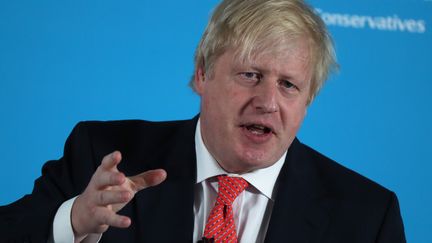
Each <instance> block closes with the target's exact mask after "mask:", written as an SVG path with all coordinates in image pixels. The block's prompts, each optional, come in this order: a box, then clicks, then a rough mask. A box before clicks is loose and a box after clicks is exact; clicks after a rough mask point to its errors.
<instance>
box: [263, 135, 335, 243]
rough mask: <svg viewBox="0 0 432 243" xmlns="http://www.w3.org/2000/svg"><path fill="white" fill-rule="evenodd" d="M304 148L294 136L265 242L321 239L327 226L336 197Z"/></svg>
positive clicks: (279, 178) (313, 240) (314, 240)
mask: <svg viewBox="0 0 432 243" xmlns="http://www.w3.org/2000/svg"><path fill="white" fill-rule="evenodd" d="M304 149H305V148H304V145H302V144H301V143H300V142H299V141H298V140H297V139H295V140H294V141H293V143H292V144H291V146H290V148H289V150H288V153H287V156H286V160H285V163H284V166H283V167H282V170H281V172H280V175H279V177H278V180H277V188H276V189H277V194H276V198H275V203H274V207H273V211H272V214H271V218H270V223H269V227H268V230H267V235H266V240H265V242H268V243H269V242H288V241H289V242H296V243H300V242H319V239H320V237H321V235H322V233H323V232H324V230H325V229H326V226H327V224H328V221H329V214H330V211H331V209H332V207H333V204H334V203H333V199H332V198H331V197H330V196H329V194H328V193H327V191H326V190H325V188H324V187H323V186H322V182H321V181H320V180H319V175H318V173H317V171H316V168H315V167H314V165H313V164H314V163H313V162H312V161H311V158H309V157H308V154H307V153H306V151H305V150H304Z"/></svg>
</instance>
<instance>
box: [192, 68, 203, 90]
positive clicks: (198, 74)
mask: <svg viewBox="0 0 432 243" xmlns="http://www.w3.org/2000/svg"><path fill="white" fill-rule="evenodd" d="M204 81H205V73H204V69H203V68H202V67H197V68H196V71H195V78H194V83H195V90H196V92H197V93H198V94H199V95H202V93H203V90H204V85H205V84H204Z"/></svg>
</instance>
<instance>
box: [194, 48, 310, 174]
mask: <svg viewBox="0 0 432 243" xmlns="http://www.w3.org/2000/svg"><path fill="white" fill-rule="evenodd" d="M304 43H307V42H306V41H301V40H299V41H294V42H293V43H291V44H290V45H289V46H288V47H287V48H284V51H278V52H277V53H276V52H265V53H258V54H257V55H253V57H252V58H251V60H249V61H246V62H244V61H240V60H239V58H236V56H235V53H236V52H235V50H228V51H226V52H225V53H224V54H222V55H221V56H220V57H219V58H218V59H217V60H216V62H215V64H214V66H213V70H212V73H211V74H210V75H205V74H204V71H203V70H202V69H198V70H197V73H196V75H195V76H196V79H195V87H196V90H197V92H198V93H199V95H200V96H201V115H200V119H201V134H202V137H203V141H204V144H205V145H206V147H207V149H208V150H209V152H210V153H211V154H212V155H213V157H214V158H215V159H216V160H217V161H218V163H219V164H220V165H221V167H222V168H224V169H225V170H226V171H228V172H233V173H245V172H249V171H252V170H255V169H260V168H265V167H268V166H271V165H273V164H274V163H275V162H276V161H277V160H278V159H279V158H280V157H281V156H282V155H283V153H284V152H285V151H286V150H287V148H288V147H289V146H290V144H291V143H292V141H293V139H294V138H295V136H296V133H297V131H298V129H299V127H300V124H301V123H302V121H303V118H304V116H305V114H306V108H307V100H308V97H309V86H310V70H309V67H308V61H309V60H308V58H309V50H308V47H307V45H306V44H304Z"/></svg>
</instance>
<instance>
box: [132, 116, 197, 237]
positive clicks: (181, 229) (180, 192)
mask: <svg viewBox="0 0 432 243" xmlns="http://www.w3.org/2000/svg"><path fill="white" fill-rule="evenodd" d="M196 121H197V119H193V120H190V121H186V122H185V123H184V124H183V125H184V126H182V127H181V128H180V129H178V130H177V131H176V133H175V134H173V138H172V139H170V140H169V141H167V143H166V146H165V148H164V150H163V151H164V152H163V154H161V155H158V156H156V159H157V160H158V161H159V162H158V163H162V168H164V169H165V170H166V171H167V179H166V181H164V182H163V183H162V184H161V185H158V186H155V187H152V188H147V189H145V190H142V191H141V192H139V193H138V194H137V195H136V197H135V203H133V204H132V207H133V209H132V210H131V212H136V214H137V215H138V216H137V219H136V226H135V227H136V229H132V230H133V231H134V232H136V237H135V239H137V240H138V241H137V242H191V241H192V236H193V228H194V214H193V203H194V184H195V180H196V155H195V142H194V135H195V128H196ZM131 216H132V217H133V216H134V214H133V213H132V215H131Z"/></svg>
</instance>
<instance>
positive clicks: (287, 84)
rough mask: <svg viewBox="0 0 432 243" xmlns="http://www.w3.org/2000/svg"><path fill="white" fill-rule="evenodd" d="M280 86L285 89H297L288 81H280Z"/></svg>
mask: <svg viewBox="0 0 432 243" xmlns="http://www.w3.org/2000/svg"><path fill="white" fill-rule="evenodd" d="M279 85H280V86H281V87H282V88H284V89H297V90H298V88H297V86H295V85H294V84H293V83H291V82H290V81H288V80H280V81H279Z"/></svg>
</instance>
